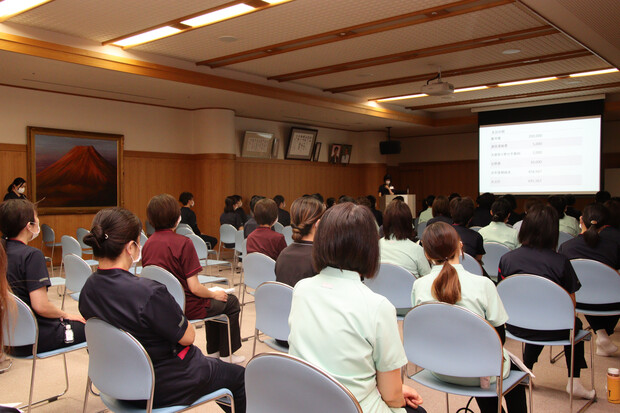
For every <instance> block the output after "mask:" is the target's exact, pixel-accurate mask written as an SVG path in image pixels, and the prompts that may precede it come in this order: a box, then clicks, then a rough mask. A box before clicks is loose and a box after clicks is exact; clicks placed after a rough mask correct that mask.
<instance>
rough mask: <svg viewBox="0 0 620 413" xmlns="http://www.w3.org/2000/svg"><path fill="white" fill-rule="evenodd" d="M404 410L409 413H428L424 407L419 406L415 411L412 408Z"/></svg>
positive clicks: (408, 407)
mask: <svg viewBox="0 0 620 413" xmlns="http://www.w3.org/2000/svg"><path fill="white" fill-rule="evenodd" d="M404 409H405V411H406V412H407V413H426V410H424V407H422V406H418V408H417V409H414V408H413V407H411V406H405V407H404Z"/></svg>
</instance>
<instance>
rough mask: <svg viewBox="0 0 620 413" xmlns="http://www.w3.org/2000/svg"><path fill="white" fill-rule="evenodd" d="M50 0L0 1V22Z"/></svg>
mask: <svg viewBox="0 0 620 413" xmlns="http://www.w3.org/2000/svg"><path fill="white" fill-rule="evenodd" d="M49 1H51V0H4V1H2V2H0V22H1V21H4V20H6V19H8V18H9V17H13V16H15V15H17V14H19V13H23V12H25V11H28V10H30V9H32V8H34V7H37V6H40V5H42V4H44V3H47V2H49Z"/></svg>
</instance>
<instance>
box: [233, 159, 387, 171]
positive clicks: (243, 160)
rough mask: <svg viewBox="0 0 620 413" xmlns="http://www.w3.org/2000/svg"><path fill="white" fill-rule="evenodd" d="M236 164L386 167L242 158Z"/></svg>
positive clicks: (379, 164)
mask: <svg viewBox="0 0 620 413" xmlns="http://www.w3.org/2000/svg"><path fill="white" fill-rule="evenodd" d="M236 162H238V163H271V164H287V165H299V166H307V167H313V166H326V165H329V166H333V167H334V168H347V167H373V166H377V167H379V166H381V167H384V168H385V167H386V164H385V163H380V162H378V163H374V162H373V163H350V164H349V165H340V164H330V163H329V162H310V161H298V160H292V159H268V158H242V157H238V158H237V160H236Z"/></svg>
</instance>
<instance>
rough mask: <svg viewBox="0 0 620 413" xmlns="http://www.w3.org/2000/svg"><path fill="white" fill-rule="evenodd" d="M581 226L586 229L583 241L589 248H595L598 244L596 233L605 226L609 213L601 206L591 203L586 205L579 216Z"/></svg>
mask: <svg viewBox="0 0 620 413" xmlns="http://www.w3.org/2000/svg"><path fill="white" fill-rule="evenodd" d="M581 219H582V221H583V225H584V226H585V227H586V228H587V229H586V231H585V232H584V233H583V239H584V240H585V242H586V244H588V245H589V246H590V247H592V248H595V247H596V246H597V245H598V243H599V240H600V238H599V235H598V232H599V231H600V230H601V228H603V227H604V226H605V225H607V221H609V211H608V210H607V208H606V207H605V205H603V204H599V203H596V202H595V203H593V204H590V205H586V207H585V208H584V209H583V214H582V215H581Z"/></svg>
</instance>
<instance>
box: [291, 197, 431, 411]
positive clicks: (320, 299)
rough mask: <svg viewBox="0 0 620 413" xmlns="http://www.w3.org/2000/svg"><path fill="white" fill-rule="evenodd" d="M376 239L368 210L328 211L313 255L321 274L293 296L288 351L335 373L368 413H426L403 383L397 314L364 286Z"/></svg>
mask: <svg viewBox="0 0 620 413" xmlns="http://www.w3.org/2000/svg"><path fill="white" fill-rule="evenodd" d="M378 238H379V236H378V234H377V227H376V224H375V218H374V216H373V215H372V213H371V212H370V210H369V209H368V208H365V207H363V206H359V205H354V204H352V203H344V204H338V205H335V206H333V207H331V208H330V209H328V210H327V211H326V212H325V214H324V215H323V218H321V222H320V224H319V226H318V228H317V232H316V236H315V244H314V253H313V263H314V268H316V269H317V270H318V271H319V274H318V275H316V276H314V277H312V278H306V279H304V280H301V281H299V282H298V283H297V285H296V286H295V291H294V292H293V303H292V306H291V314H290V316H289V325H290V327H291V333H290V335H289V345H290V350H289V353H290V354H291V355H294V356H297V357H300V358H302V359H304V360H306V361H308V362H309V363H312V364H313V365H315V366H318V367H320V368H322V369H324V370H325V371H327V372H328V373H329V374H331V375H332V376H333V377H334V378H335V379H336V380H338V381H339V382H340V383H341V384H342V385H344V386H345V387H347V388H348V389H349V390H350V391H351V393H353V396H355V398H356V399H357V401H358V402H359V403H360V405H361V407H362V410H363V411H364V412H365V413H389V412H399V413H404V412H424V411H425V410H424V409H423V408H422V407H418V405H420V404H422V398H421V397H420V396H419V395H418V393H417V392H416V391H415V390H414V389H412V388H411V387H409V386H406V385H404V384H403V383H402V381H401V378H400V368H401V367H402V366H404V365H405V364H407V357H406V356H405V350H404V349H403V345H402V342H401V339H400V334H399V332H398V325H397V323H396V310H395V308H394V306H392V304H390V302H389V301H388V300H387V299H386V298H385V297H383V296H381V295H378V294H375V293H373V292H372V291H370V289H369V288H368V287H366V286H365V285H364V284H363V283H362V282H361V280H360V278H361V277H373V276H374V275H375V273H376V271H377V268H378V265H379V242H378ZM327 349H328V350H327Z"/></svg>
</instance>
